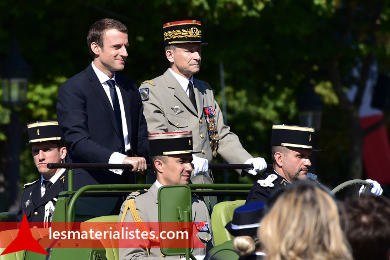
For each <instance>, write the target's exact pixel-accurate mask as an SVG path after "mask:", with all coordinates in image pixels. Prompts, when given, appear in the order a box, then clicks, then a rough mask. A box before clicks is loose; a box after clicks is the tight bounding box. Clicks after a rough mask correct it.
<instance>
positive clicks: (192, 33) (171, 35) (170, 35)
mask: <svg viewBox="0 0 390 260" xmlns="http://www.w3.org/2000/svg"><path fill="white" fill-rule="evenodd" d="M187 37H189V38H193V37H196V38H202V31H201V30H199V29H198V28H196V27H192V28H190V29H182V30H173V31H167V32H164V41H166V40H170V39H176V38H187Z"/></svg>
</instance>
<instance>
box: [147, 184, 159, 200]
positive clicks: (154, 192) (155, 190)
mask: <svg viewBox="0 0 390 260" xmlns="http://www.w3.org/2000/svg"><path fill="white" fill-rule="evenodd" d="M149 191H150V193H151V194H152V197H153V200H154V201H155V202H156V204H157V203H158V200H157V195H158V188H157V185H156V183H154V184H153V185H152V187H150V190H149Z"/></svg>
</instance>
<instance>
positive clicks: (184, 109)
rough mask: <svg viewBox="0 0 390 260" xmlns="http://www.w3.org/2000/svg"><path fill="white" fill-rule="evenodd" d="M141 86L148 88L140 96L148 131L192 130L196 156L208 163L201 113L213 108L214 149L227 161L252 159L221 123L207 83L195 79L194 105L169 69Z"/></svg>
mask: <svg viewBox="0 0 390 260" xmlns="http://www.w3.org/2000/svg"><path fill="white" fill-rule="evenodd" d="M143 89H147V91H148V97H143V98H142V99H143V105H144V115H145V118H146V122H147V124H148V132H149V133H161V132H174V131H192V135H193V142H194V143H193V149H194V151H196V152H200V153H199V154H198V153H197V154H196V155H197V156H199V157H202V158H206V159H207V160H208V161H209V163H212V161H213V155H212V152H213V150H212V148H211V146H210V139H209V133H208V129H207V122H206V114H205V112H204V107H212V108H213V109H214V111H215V119H216V121H217V127H218V132H219V137H220V141H219V146H218V150H217V152H218V153H219V154H220V155H221V156H222V157H223V159H225V160H226V161H227V162H228V163H230V164H232V163H244V162H245V161H246V160H248V159H250V158H252V156H251V155H250V154H249V153H248V152H247V151H246V150H245V149H244V148H243V147H242V145H241V143H240V141H239V139H238V137H237V136H236V135H235V134H234V133H232V132H231V131H230V128H229V127H228V126H226V125H225V124H224V123H223V115H222V112H221V109H220V108H219V106H218V104H217V102H216V101H215V99H214V93H213V90H212V89H211V87H210V85H208V83H206V82H204V81H201V80H197V79H194V92H195V99H196V104H197V106H198V107H196V108H195V107H194V106H193V104H192V103H191V101H190V99H189V98H188V96H187V94H186V93H185V92H184V90H183V88H182V86H181V85H180V84H179V82H178V81H177V80H176V79H175V77H174V76H173V75H172V73H171V72H170V71H169V70H167V71H166V72H165V73H164V74H163V75H161V76H160V77H157V78H155V79H153V80H151V81H145V82H144V83H143V84H142V85H141V86H140V91H141V94H142V91H143ZM141 96H142V95H141ZM176 106H177V107H179V108H180V112H178V113H175V112H174V110H173V108H174V107H176ZM240 172H241V171H240ZM243 173H246V172H243ZM199 177H202V176H199ZM191 180H192V182H193V183H205V182H206V183H210V180H204V179H202V180H195V181H194V179H193V178H191Z"/></svg>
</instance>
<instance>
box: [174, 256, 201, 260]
mask: <svg viewBox="0 0 390 260" xmlns="http://www.w3.org/2000/svg"><path fill="white" fill-rule="evenodd" d="M194 257H195V258H196V260H203V258H204V257H205V255H194ZM190 259H191V257H190ZM180 260H186V258H185V257H183V258H181V259H180Z"/></svg>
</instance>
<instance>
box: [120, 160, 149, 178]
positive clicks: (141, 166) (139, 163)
mask: <svg viewBox="0 0 390 260" xmlns="http://www.w3.org/2000/svg"><path fill="white" fill-rule="evenodd" d="M123 164H130V165H132V166H133V169H132V170H131V171H132V172H138V173H142V174H143V173H144V171H146V160H145V158H143V157H126V158H125V159H124V160H123Z"/></svg>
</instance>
